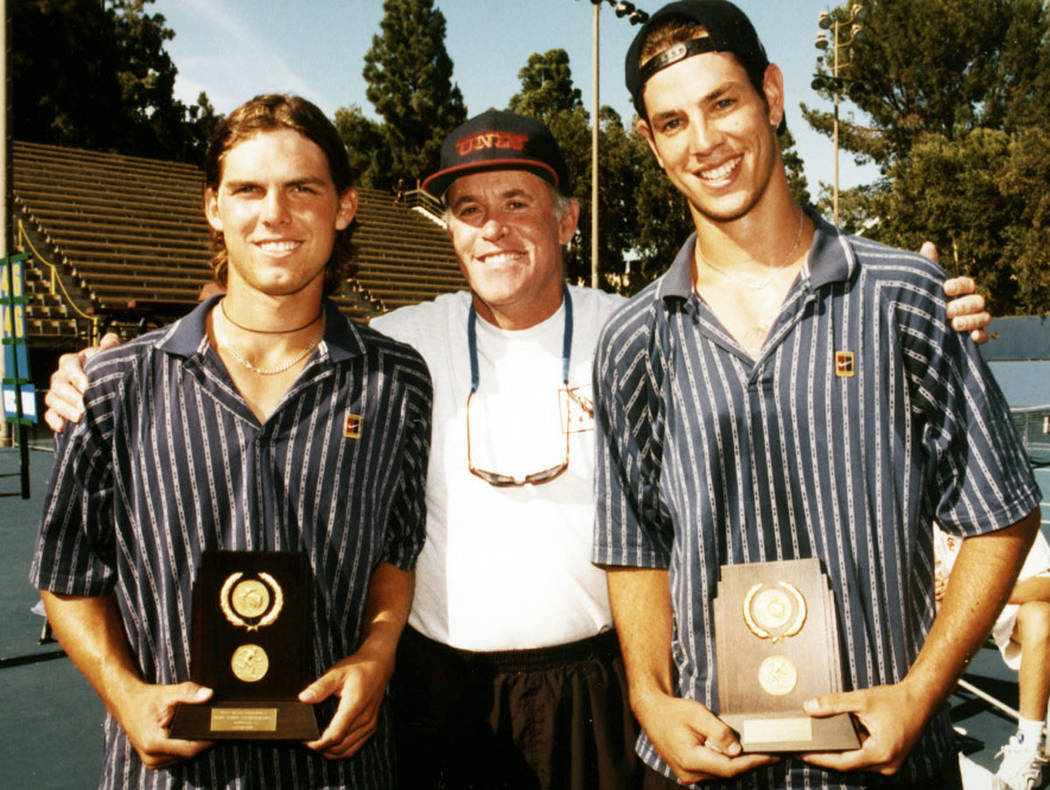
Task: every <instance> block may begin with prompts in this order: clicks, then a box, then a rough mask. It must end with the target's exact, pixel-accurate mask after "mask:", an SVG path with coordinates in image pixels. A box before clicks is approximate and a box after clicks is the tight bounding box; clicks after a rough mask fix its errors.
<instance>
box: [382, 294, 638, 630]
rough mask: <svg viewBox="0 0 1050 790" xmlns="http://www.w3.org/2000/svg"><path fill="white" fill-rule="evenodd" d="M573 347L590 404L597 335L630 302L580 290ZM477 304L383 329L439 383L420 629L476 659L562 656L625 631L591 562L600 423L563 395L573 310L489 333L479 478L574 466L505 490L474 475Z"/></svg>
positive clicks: (409, 314)
mask: <svg viewBox="0 0 1050 790" xmlns="http://www.w3.org/2000/svg"><path fill="white" fill-rule="evenodd" d="M570 292H571V296H572V306H573V337H572V353H571V356H570V360H571V364H570V369H569V387H570V388H572V389H573V392H574V394H576V395H578V396H579V397H580V398H581V399H584V400H585V402H587V403H588V404H589V403H590V402H591V394H592V393H591V366H592V362H593V357H594V349H595V345H596V344H597V341H598V333H599V331H600V329H601V328H602V325H603V324H604V323H605V321H606V319H607V318H608V317H609V315H610V314H611V313H612V311H613V310H614V309H615V308H616V307H617V306H618V305H619V304H620V303H621V302H622V298H621V297H618V296H613V295H610V294H606V293H603V292H601V291H597V290H592V289H590V288H577V287H571V288H570ZM470 299H471V297H470V294H469V293H468V292H466V291H462V292H459V293H455V294H446V295H443V296H440V297H438V298H437V299H435V300H434V301H433V302H425V303H423V304H419V305H413V306H411V307H403V308H400V309H398V310H395V311H394V312H392V313H388V314H387V315H384V316H380V317H379V318H376V319H375V320H373V321H372V326H373V327H375V328H376V329H378V330H379V331H381V332H384V333H385V334H388V335H390V336H392V337H394V338H396V339H398V340H401V341H404V342H406V343H409V344H410V345H412V346H413V347H415V349H416V350H417V351H419V352H420V353H421V354H422V355H423V358H424V359H425V360H426V363H427V366H428V367H429V368H430V375H431V378H432V379H433V384H434V419H433V434H432V439H431V452H430V466H429V470H428V473H427V539H426V543H425V544H424V546H423V551H422V554H420V557H419V561H418V563H417V565H416V593H415V598H414V600H413V602H412V611H411V614H410V616H409V623H410V624H411V625H412V627H413V628H415V629H416V630H417V631H419V632H420V633H422V634H424V635H426V636H428V637H430V638H431V639H434V640H436V641H438V642H442V643H444V644H448V645H452V646H453V647H457V648H460V649H464V650H521V649H528V648H536V647H549V646H552V645H558V644H564V643H566V642H572V641H576V640H578V639H585V638H587V637H591V636H594V635H595V634H597V633H599V632H601V631H603V630H606V629H608V628H611V627H612V615H611V613H610V610H609V599H608V593H607V591H606V586H605V574H604V572H603V571H602V570H600V569H599V568H596V567H595V566H594V565H593V564H592V563H591V544H592V540H593V522H594V492H593V480H592V476H593V467H594V420H593V416H592V415H588V414H587V413H586V412H585V411H584V409H582V408H580V406H579V405H578V404H577V402H576V401H574V400H573V399H572V398H568V397H566V395H565V393H564V386H563V384H562V373H561V367H562V340H563V330H564V327H565V306H564V304H563V305H562V306H561V307H560V308H559V309H558V312H556V313H555V314H554V315H553V316H551V317H550V318H548V319H547V320H546V321H543V322H542V323H540V324H538V325H536V326H534V327H530V328H528V329H523V330H519V331H506V330H501V329H499V328H497V327H495V326H492V325H491V324H489V323H487V322H486V321H484V320H483V319H482V318H481V317H480V316H479V317H478V321H477V340H478V366H479V387H478V391H477V393H476V394H475V395H474V398H473V400H472V402H471V407H470V420H471V452H472V456H473V461H474V466H475V467H476V468H481V469H486V470H489V471H492V472H499V473H502V474H508V475H513V476H514V477H515V478H517V479H521V478H523V477H524V476H525V475H526V474H529V473H533V472H538V471H541V470H545V469H548V468H549V467H552V466H556V465H557V464H559V463H561V462H562V460H564V457H565V433H564V426H565V424H566V413H565V411H564V409H565V408H566V404H568V405H569V409H570V411H569V413H568V419H569V424H570V434H569V442H570V450H569V457H570V460H569V468H568V469H567V470H566V471H565V472H564V473H563V474H562V475H561V476H560V477H558V478H556V479H555V480H553V481H551V482H549V483H545V484H543V485H526V486H522V487H513V488H511V487H508V488H497V487H495V486H491V485H489V484H488V483H486V482H485V481H484V480H482V479H480V478H479V477H476V476H475V475H472V474H471V473H470V472H469V471H468V467H467V424H466V405H467V395H468V393H469V392H470V358H469V352H468V344H467V315H468V311H469V308H470Z"/></svg>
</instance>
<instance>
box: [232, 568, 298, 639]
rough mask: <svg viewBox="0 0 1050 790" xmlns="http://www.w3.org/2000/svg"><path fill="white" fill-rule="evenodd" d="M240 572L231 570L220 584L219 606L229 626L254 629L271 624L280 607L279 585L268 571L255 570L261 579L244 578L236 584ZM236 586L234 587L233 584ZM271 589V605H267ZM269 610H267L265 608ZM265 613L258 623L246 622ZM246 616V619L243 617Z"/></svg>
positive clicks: (240, 574) (281, 604)
mask: <svg viewBox="0 0 1050 790" xmlns="http://www.w3.org/2000/svg"><path fill="white" fill-rule="evenodd" d="M242 576H244V574H243V573H241V572H240V571H237V573H231V574H230V575H229V576H228V577H227V579H226V581H225V582H223V585H222V591H221V592H220V593H219V606H221V607H222V613H223V614H224V615H226V619H227V620H229V621H230V622H231V623H233V625H236V626H240V627H242V628H246V629H248V630H249V631H258V630H259V629H260V628H262V627H263V626H267V625H272V624H273V622H274V621H275V620H276V619H277V615H279V614H280V613H281V607H283V606H284V593H283V592H282V591H281V585H279V584H278V583H277V580H276V579H274V578H273V576H271V575H270V574H268V573H262V572H260V573H259V578H260V579H262V581H261V582H260V581H256V580H254V579H245V580H244V581H242V582H240V584H238V583H237V582H238V581H240V579H241V577H242ZM234 585H236V586H234ZM271 590H272V591H273V605H272V606H271V605H270V591H271ZM268 606H269V611H268V612H267V611H266V610H267V607H268ZM264 612H265V613H266V614H265V616H264V617H262V618H261V619H260V620H259V621H258V622H249V621H250V620H253V619H255V618H256V617H259V616H260V615H262V614H263V613H264ZM245 618H247V619H245Z"/></svg>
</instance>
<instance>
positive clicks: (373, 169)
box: [335, 104, 391, 188]
mask: <svg viewBox="0 0 1050 790" xmlns="http://www.w3.org/2000/svg"><path fill="white" fill-rule="evenodd" d="M335 128H336V129H338V130H339V136H340V137H341V138H342V139H343V143H344V144H345V145H346V151H347V154H348V155H349V157H350V172H351V175H352V178H353V182H354V183H355V184H357V185H358V186H363V187H372V188H382V187H383V186H385V181H386V178H387V175H386V174H387V173H389V172H390V168H391V163H390V149H388V148H387V147H386V140H385V139H384V136H383V128H382V126H381V125H380V124H377V123H376V122H375V121H373V120H372V119H371V118H369V117H367V116H366V115H365V114H364V112H363V111H362V110H361V108H360V107H359V106H358V105H356V104H352V105H350V107H340V108H339V109H338V110H336V111H335Z"/></svg>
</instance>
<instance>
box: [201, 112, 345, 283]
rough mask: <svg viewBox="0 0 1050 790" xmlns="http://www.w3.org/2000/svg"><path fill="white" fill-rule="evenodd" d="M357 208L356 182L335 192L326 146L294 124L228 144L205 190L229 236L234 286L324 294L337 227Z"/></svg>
mask: <svg viewBox="0 0 1050 790" xmlns="http://www.w3.org/2000/svg"><path fill="white" fill-rule="evenodd" d="M356 208H357V195H356V193H355V192H354V190H352V189H348V190H346V191H345V192H344V193H343V194H342V195H339V194H337V192H336V188H335V184H334V183H333V181H332V176H331V173H330V171H329V167H328V160H327V158H326V157H325V154H324V152H323V151H322V150H321V148H320V147H319V146H318V145H317V144H316V143H314V142H312V141H311V140H309V139H308V138H306V137H304V136H303V135H301V134H299V133H298V132H296V131H293V130H291V129H278V130H273V131H265V132H259V133H258V134H255V135H252V136H251V137H248V138H247V139H245V140H243V141H241V142H239V143H237V144H236V145H234V146H233V147H232V148H230V149H229V150H228V151H226V154H225V156H224V157H223V161H222V176H221V179H220V181H219V185H218V187H217V188H216V189H208V190H207V191H206V192H205V196H204V210H205V214H206V215H207V218H208V223H209V224H210V225H211V227H212V228H213V229H214V230H215V231H217V232H219V233H222V234H223V239H224V241H225V245H226V252H227V255H228V259H229V273H228V276H227V288H228V289H229V290H230V292H231V293H235V292H237V291H238V290H240V289H242V288H247V289H251V290H254V291H258V292H260V293H264V294H267V295H270V296H287V295H291V294H295V293H299V292H301V291H303V290H304V289H312V288H316V289H317V293H318V295H320V293H321V291H322V289H323V286H324V271H325V266H326V264H327V263H328V259H329V257H330V256H331V254H332V247H333V244H334V242H335V234H336V231H338V230H342V229H344V228H346V227H347V226H348V225H349V224H350V221H351V220H352V219H353V217H354V212H355V210H356Z"/></svg>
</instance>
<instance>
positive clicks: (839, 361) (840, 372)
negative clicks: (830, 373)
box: [835, 351, 855, 379]
mask: <svg viewBox="0 0 1050 790" xmlns="http://www.w3.org/2000/svg"><path fill="white" fill-rule="evenodd" d="M854 372H855V369H854V365H853V352H852V351H836V352H835V375H836V376H838V377H839V378H847V379H848V378H853V374H854Z"/></svg>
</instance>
